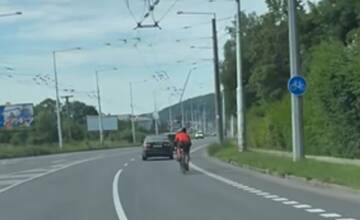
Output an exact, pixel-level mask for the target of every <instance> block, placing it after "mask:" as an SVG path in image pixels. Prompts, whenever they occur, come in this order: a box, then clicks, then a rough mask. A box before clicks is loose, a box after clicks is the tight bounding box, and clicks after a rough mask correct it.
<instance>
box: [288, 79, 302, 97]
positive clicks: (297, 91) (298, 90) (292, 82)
mask: <svg viewBox="0 0 360 220" xmlns="http://www.w3.org/2000/svg"><path fill="white" fill-rule="evenodd" d="M306 88H307V83H306V80H305V79H304V77H302V76H293V77H291V78H290V79H289V81H288V90H289V92H290V93H291V94H293V95H295V96H302V95H303V94H304V93H305V91H306Z"/></svg>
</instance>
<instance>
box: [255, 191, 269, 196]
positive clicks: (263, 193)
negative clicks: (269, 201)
mask: <svg viewBox="0 0 360 220" xmlns="http://www.w3.org/2000/svg"><path fill="white" fill-rule="evenodd" d="M255 194H256V195H258V196H267V195H270V193H268V192H259V193H255Z"/></svg>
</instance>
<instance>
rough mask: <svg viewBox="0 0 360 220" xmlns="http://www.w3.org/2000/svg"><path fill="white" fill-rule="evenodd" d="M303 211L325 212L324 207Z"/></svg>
mask: <svg viewBox="0 0 360 220" xmlns="http://www.w3.org/2000/svg"><path fill="white" fill-rule="evenodd" d="M305 211H307V212H310V213H322V212H325V210H324V209H305Z"/></svg>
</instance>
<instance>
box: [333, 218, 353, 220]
mask: <svg viewBox="0 0 360 220" xmlns="http://www.w3.org/2000/svg"><path fill="white" fill-rule="evenodd" d="M336 220H356V219H355V218H337V219H336Z"/></svg>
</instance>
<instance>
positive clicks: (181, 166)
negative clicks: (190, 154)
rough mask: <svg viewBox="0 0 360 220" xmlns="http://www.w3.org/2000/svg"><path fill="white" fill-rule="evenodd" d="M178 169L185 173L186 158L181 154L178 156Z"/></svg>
mask: <svg viewBox="0 0 360 220" xmlns="http://www.w3.org/2000/svg"><path fill="white" fill-rule="evenodd" d="M180 169H181V172H182V173H184V174H185V173H186V158H185V155H182V156H181V158H180Z"/></svg>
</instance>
